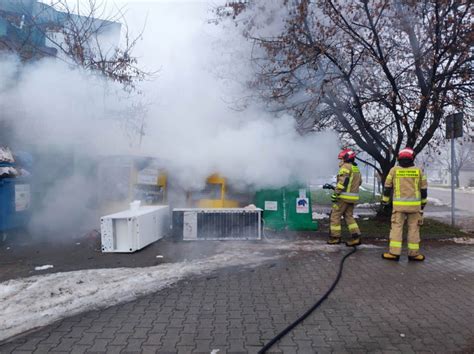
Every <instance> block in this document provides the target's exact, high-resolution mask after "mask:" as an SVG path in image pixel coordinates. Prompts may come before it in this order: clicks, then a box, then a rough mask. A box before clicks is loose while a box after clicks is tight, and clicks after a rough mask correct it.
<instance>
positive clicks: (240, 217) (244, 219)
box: [173, 208, 262, 240]
mask: <svg viewBox="0 0 474 354" xmlns="http://www.w3.org/2000/svg"><path fill="white" fill-rule="evenodd" d="M261 212H262V210H261V209H239V208H234V209H174V210H173V231H174V233H175V235H176V236H178V237H182V238H183V239H184V240H259V239H261V234H262V228H261Z"/></svg>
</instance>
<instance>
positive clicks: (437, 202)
mask: <svg viewBox="0 0 474 354" xmlns="http://www.w3.org/2000/svg"><path fill="white" fill-rule="evenodd" d="M428 204H431V205H434V206H445V205H447V204H446V203H444V202H443V201H441V200H439V199H437V198H432V197H428Z"/></svg>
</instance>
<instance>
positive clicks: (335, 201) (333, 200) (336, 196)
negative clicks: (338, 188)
mask: <svg viewBox="0 0 474 354" xmlns="http://www.w3.org/2000/svg"><path fill="white" fill-rule="evenodd" d="M338 199H339V196H338V195H337V194H336V193H333V194H332V195H331V200H332V202H333V203H337V200H338Z"/></svg>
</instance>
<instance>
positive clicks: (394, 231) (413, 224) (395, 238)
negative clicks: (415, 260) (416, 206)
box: [390, 211, 421, 256]
mask: <svg viewBox="0 0 474 354" xmlns="http://www.w3.org/2000/svg"><path fill="white" fill-rule="evenodd" d="M405 219H406V220H407V224H408V255H409V256H417V255H418V254H419V252H420V224H419V223H420V221H421V215H420V213H419V212H415V213H403V212H400V211H393V212H392V228H391V230H390V253H391V254H394V255H397V256H399V255H400V254H401V253H402V241H403V225H404V224H405Z"/></svg>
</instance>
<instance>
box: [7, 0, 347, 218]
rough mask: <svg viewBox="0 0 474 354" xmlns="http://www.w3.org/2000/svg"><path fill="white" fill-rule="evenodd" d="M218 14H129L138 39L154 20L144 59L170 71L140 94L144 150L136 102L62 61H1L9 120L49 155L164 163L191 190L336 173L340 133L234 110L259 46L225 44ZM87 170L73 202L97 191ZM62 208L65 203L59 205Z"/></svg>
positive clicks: (189, 10)
mask: <svg viewBox="0 0 474 354" xmlns="http://www.w3.org/2000/svg"><path fill="white" fill-rule="evenodd" d="M208 9H209V4H206V3H194V2H192V3H181V2H179V3H174V2H173V3H158V4H150V3H147V4H141V5H130V6H129V9H128V11H127V12H126V16H127V21H128V24H129V26H130V28H131V29H132V31H133V30H135V31H139V30H140V29H141V27H142V26H143V19H144V18H145V16H146V15H148V22H147V27H146V29H145V32H144V35H143V41H142V42H140V43H139V46H138V48H137V55H138V57H139V60H140V62H141V63H142V65H144V66H145V67H147V68H154V69H158V68H159V69H160V72H159V75H158V77H157V79H156V80H154V81H151V82H145V83H143V84H142V85H141V87H140V89H141V90H143V92H144V93H145V94H144V95H143V97H141V98H139V99H140V100H145V101H146V102H147V103H148V113H147V117H146V129H145V136H144V137H143V140H142V143H141V145H140V146H139V147H138V146H137V141H138V138H137V136H133V134H132V137H133V138H134V139H133V140H130V139H129V138H128V137H129V136H130V134H127V131H126V130H127V129H129V127H128V126H127V124H125V123H124V121H123V116H122V118H121V119H122V120H120V119H118V118H119V116H120V115H119V114H118V112H121V111H122V112H123V111H125V110H126V109H127V107H129V106H130V105H131V103H132V101H133V100H134V98H126V99H125V98H124V97H125V96H124V95H119V94H117V93H118V92H119V91H118V90H117V87H115V85H113V84H111V83H106V82H105V81H104V80H101V79H99V78H97V77H95V76H92V75H90V74H87V73H86V72H84V71H81V70H79V69H75V70H71V68H69V67H68V66H67V65H66V64H65V63H63V62H60V61H55V60H52V59H45V60H41V61H39V62H36V63H33V64H27V65H25V66H23V67H20V66H19V63H18V60H16V59H12V58H11V57H9V58H6V57H2V58H1V59H0V107H1V108H2V113H4V114H2V119H8V120H10V122H12V123H13V124H14V126H15V130H16V134H17V135H18V138H19V139H20V141H21V142H22V143H23V144H28V146H33V147H34V148H37V149H39V150H42V151H45V149H47V148H48V147H50V146H55V147H56V149H57V148H58V147H59V148H61V149H64V150H72V151H75V152H76V153H80V154H86V155H92V156H95V157H98V156H102V155H106V154H114V155H127V154H131V153H133V154H136V153H138V154H141V155H147V156H153V157H158V158H160V159H162V160H163V161H166V166H164V167H165V168H166V169H167V171H168V173H169V175H170V178H173V179H174V181H175V182H177V183H179V184H180V185H181V186H182V187H183V188H185V189H186V188H196V187H199V186H203V183H204V180H205V178H206V177H207V176H208V175H210V174H211V173H214V172H218V173H221V174H222V175H224V176H226V177H228V178H229V180H230V181H231V182H233V183H234V184H236V185H239V186H250V185H251V186H253V187H254V188H261V187H270V186H283V185H286V184H289V183H292V182H295V181H300V182H309V181H310V180H311V179H313V178H316V177H318V176H327V175H332V174H333V172H334V171H335V169H336V163H337V161H336V159H335V156H336V153H337V148H338V147H337V141H336V136H335V135H333V134H331V133H324V134H311V135H308V136H300V135H299V134H298V133H297V132H296V131H295V128H294V123H293V118H292V117H290V116H286V115H283V116H280V117H279V118H276V117H275V116H274V115H272V114H269V113H267V112H265V111H264V110H263V109H261V108H260V107H258V105H256V104H255V103H254V102H253V101H252V100H247V101H245V102H246V104H247V105H246V109H245V110H240V111H237V110H235V109H232V108H235V105H233V104H229V103H228V102H229V101H230V100H233V99H239V98H241V97H245V96H248V95H249V93H248V92H245V89H244V86H242V83H243V82H245V80H246V79H248V78H249V77H250V76H251V75H252V71H251V65H250V62H249V61H248V60H249V59H248V58H249V57H248V54H249V53H248V52H247V50H248V49H249V43H245V42H243V40H242V39H241V38H240V37H237V36H236V37H235V38H224V37H223V36H225V35H228V33H229V32H226V31H225V30H223V29H222V28H220V27H219V26H215V25H211V24H208V23H207V21H206V20H207V19H208V18H209V17H210V16H211V15H210V14H209V12H208ZM223 44H225V45H223ZM20 68H21V69H20ZM12 82H16V84H12ZM128 133H129V132H128ZM132 143H133V144H132ZM131 145H133V146H132V147H131ZM80 172H81V171H74V174H73V176H72V177H68V178H70V179H68V180H61V181H58V182H59V184H58V188H59V187H61V190H62V191H65V193H62V195H63V198H66V199H67V198H68V196H67V194H68V191H69V192H70V191H71V190H81V189H86V188H87V185H88V184H90V183H89V182H88V183H85V182H84V179H82V178H78V177H77V173H79V174H80ZM42 177H43V178H48V179H54V178H55V176H54V175H51V176H42ZM88 181H89V179H88ZM74 186H77V188H76V189H74ZM91 188H92V187H91ZM58 191H59V189H58ZM53 194H54V193H53ZM53 194H52V195H53ZM69 195H70V196H71V195H74V198H75V203H74V204H67V203H66V204H67V205H74V207H75V208H80V207H81V205H85V204H87V201H86V200H82V199H81V196H80V195H78V194H77V193H69ZM81 195H82V197H83V198H86V196H88V195H89V193H83V194H81ZM78 200H79V202H78ZM63 202H64V200H63V201H62V202H61V203H63ZM61 203H58V200H57V196H55V197H52V199H51V203H50V204H51V205H56V206H58V205H61ZM46 205H48V202H46ZM57 209H58V208H56V209H55V210H54V212H51V213H49V214H48V210H44V213H46V214H48V217H47V218H45V219H47V220H48V223H50V224H51V223H53V220H52V219H51V218H50V216H51V215H53V217H55V218H59V217H60V211H61V209H63V210H67V213H71V212H72V211H71V210H69V209H70V208H59V210H57ZM65 220H66V219H65ZM67 220H70V219H67ZM71 222H72V221H71Z"/></svg>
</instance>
